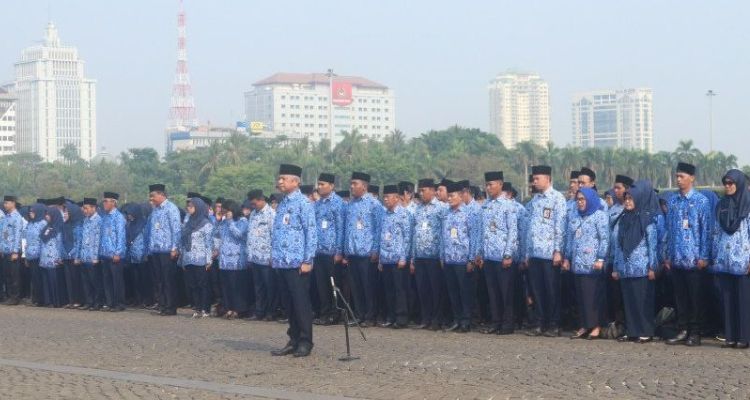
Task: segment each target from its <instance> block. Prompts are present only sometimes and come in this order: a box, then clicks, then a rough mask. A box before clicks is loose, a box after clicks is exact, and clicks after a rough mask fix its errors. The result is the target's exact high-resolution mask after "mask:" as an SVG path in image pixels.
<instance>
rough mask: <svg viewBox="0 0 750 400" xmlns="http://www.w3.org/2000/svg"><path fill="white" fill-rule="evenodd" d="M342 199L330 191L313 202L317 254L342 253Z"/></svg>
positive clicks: (331, 254)
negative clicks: (316, 233)
mask: <svg viewBox="0 0 750 400" xmlns="http://www.w3.org/2000/svg"><path fill="white" fill-rule="evenodd" d="M345 206H346V205H345V204H344V200H343V199H341V197H340V196H339V195H337V194H336V193H333V192H331V194H329V195H328V197H321V198H320V199H318V201H316V202H315V220H316V223H317V229H318V250H317V253H318V254H325V255H329V256H335V255H342V254H343V249H344V207H345Z"/></svg>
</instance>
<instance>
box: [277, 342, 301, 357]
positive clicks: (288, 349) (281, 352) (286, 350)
mask: <svg viewBox="0 0 750 400" xmlns="http://www.w3.org/2000/svg"><path fill="white" fill-rule="evenodd" d="M295 350H297V347H296V346H292V345H291V344H289V343H287V345H286V346H284V347H282V348H280V349H276V350H271V355H272V356H287V355H289V354H292V353H294V352H295Z"/></svg>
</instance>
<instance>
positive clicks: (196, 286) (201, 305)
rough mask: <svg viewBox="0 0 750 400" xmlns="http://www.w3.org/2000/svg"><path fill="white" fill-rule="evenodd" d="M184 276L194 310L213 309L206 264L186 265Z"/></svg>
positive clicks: (205, 310)
mask: <svg viewBox="0 0 750 400" xmlns="http://www.w3.org/2000/svg"><path fill="white" fill-rule="evenodd" d="M184 276H185V281H186V283H187V287H188V293H189V295H190V304H191V305H192V306H193V311H204V312H209V311H211V289H210V288H209V286H208V271H206V266H205V265H186V266H185V274H184Z"/></svg>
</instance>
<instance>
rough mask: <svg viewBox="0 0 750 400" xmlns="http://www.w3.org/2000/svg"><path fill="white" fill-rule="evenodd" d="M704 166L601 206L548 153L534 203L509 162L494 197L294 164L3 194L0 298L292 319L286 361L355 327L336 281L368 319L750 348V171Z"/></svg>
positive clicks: (619, 187)
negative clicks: (713, 171) (243, 175)
mask: <svg viewBox="0 0 750 400" xmlns="http://www.w3.org/2000/svg"><path fill="white" fill-rule="evenodd" d="M695 171H696V167H695V166H693V165H691V164H687V163H682V162H681V163H679V164H678V165H677V167H676V173H675V179H676V183H677V187H678V190H677V191H676V192H662V193H659V191H658V190H656V189H655V188H653V187H652V185H651V183H650V182H649V181H646V180H635V179H632V178H630V177H627V176H623V175H618V176H617V177H616V179H615V184H614V186H613V188H611V189H609V190H607V191H606V192H605V193H604V196H603V198H602V197H600V194H599V192H598V189H597V187H596V173H595V172H594V171H593V170H592V169H590V168H588V167H584V168H581V170H580V171H573V172H572V173H571V175H570V181H569V182H568V189H567V191H566V193H565V194H563V193H562V192H559V191H557V190H555V189H554V188H553V185H552V179H551V176H552V169H551V168H550V167H548V166H543V165H539V166H534V167H532V170H531V175H530V176H529V181H528V187H529V188H530V192H531V193H529V194H530V195H531V199H530V200H529V201H528V202H527V203H525V204H523V203H521V202H520V201H519V200H518V198H519V196H518V192H517V190H516V188H515V187H514V186H513V185H512V184H511V183H510V182H505V181H504V177H503V172H502V171H489V172H486V173H485V174H484V178H485V179H484V180H485V182H484V188H483V189H480V188H479V187H477V186H472V185H471V184H470V182H469V181H467V180H462V181H452V180H449V179H442V180H439V181H436V180H434V179H431V178H425V179H420V180H419V181H418V182H417V184H416V190H415V185H414V183H412V182H399V183H393V184H387V185H384V187H383V190H382V193H381V191H380V188H379V187H377V186H376V185H374V184H371V183H370V181H371V178H370V175H368V174H367V173H363V172H354V173H352V175H351V177H350V179H349V181H348V190H342V191H336V187H335V183H336V177H335V176H334V175H333V174H329V173H322V174H320V176H319V178H318V181H317V185H315V186H313V185H302V184H301V182H300V180H301V178H300V177H301V176H302V169H301V168H300V167H298V166H295V165H289V164H283V165H281V166H280V169H279V175H278V180H277V183H276V187H277V188H278V189H279V191H280V193H275V194H272V195H270V196H266V195H265V194H264V193H263V192H262V191H261V190H250V191H249V192H248V194H247V198H246V199H244V200H243V201H234V200H230V199H224V198H217V199H214V200H213V201H212V199H209V198H207V197H205V196H202V195H201V194H199V193H188V194H187V198H188V200H187V202H186V204H185V207H184V209H180V208H179V207H178V206H177V205H175V204H174V203H172V202H171V201H170V200H169V199H168V197H167V191H166V188H165V186H164V185H162V184H154V185H151V186H150V187H149V203H127V204H124V205H120V204H119V203H118V201H119V195H118V194H117V193H115V192H105V193H103V195H102V197H101V199H97V198H84V199H83V200H82V201H81V202H75V201H73V200H70V199H66V198H64V197H59V198H54V199H37V201H36V202H35V203H34V204H32V205H30V206H25V207H24V206H21V205H20V204H19V202H18V199H17V198H16V197H15V196H12V195H6V196H5V197H4V204H3V206H4V211H5V212H4V214H3V215H2V219H1V220H0V234H1V235H2V237H1V238H0V261H1V264H2V270H3V274H2V278H3V279H2V281H0V285H1V286H2V289H3V290H2V291H0V294H2V296H3V298H4V300H5V304H8V305H16V304H19V302H20V301H21V300H22V299H25V298H28V301H29V303H30V304H32V305H34V306H47V307H65V308H75V309H80V310H89V311H107V312H118V311H122V310H125V309H126V307H143V308H149V309H152V310H154V314H157V315H162V316H169V315H175V314H176V312H177V309H178V307H184V306H189V307H191V308H192V310H193V314H192V317H193V318H206V317H222V318H227V319H237V318H241V319H246V320H253V321H260V320H265V321H272V320H278V321H281V322H288V324H289V330H288V331H287V333H288V335H289V337H290V339H289V342H288V344H287V345H286V346H284V347H283V348H281V349H278V350H275V351H274V352H272V353H273V354H274V355H287V354H293V355H294V356H298V357H303V356H306V355H308V354H310V351H311V349H312V347H313V338H312V327H313V325H314V324H317V325H332V324H338V323H341V321H342V318H341V317H342V306H341V304H340V303H339V301H336V300H335V297H334V296H333V290H332V286H331V282H335V284H336V286H338V287H339V288H341V290H342V293H343V294H344V298H346V299H349V301H350V303H351V304H352V306H353V310H354V313H355V319H354V321H353V322H352V323H353V324H358V325H360V326H363V327H368V326H371V327H375V326H379V327H383V328H393V329H401V328H407V327H409V328H412V329H425V330H432V331H438V330H441V331H452V332H469V331H471V330H475V331H479V332H482V333H485V334H497V335H507V334H512V333H514V332H515V331H516V330H519V329H522V330H524V331H525V333H526V334H527V335H530V336H545V337H557V336H559V335H560V334H561V328H573V334H572V335H571V336H570V337H571V339H589V340H592V339H598V338H605V337H612V338H616V339H617V340H618V341H621V342H625V341H634V342H638V343H647V342H651V341H652V340H654V338H655V337H660V338H662V339H664V340H665V342H666V343H667V344H672V345H675V344H684V345H688V346H697V345H700V344H701V337H702V336H704V335H707V334H711V335H713V334H716V333H718V334H719V335H720V336H721V338H722V340H723V344H722V346H723V347H726V348H747V347H748V346H749V344H748V343H750V275H748V272H749V270H748V266H749V263H750V225H749V223H748V220H747V216H748V214H749V213H750V197H748V188H747V177H746V176H745V175H744V174H743V173H742V172H741V171H739V170H730V171H728V172H727V173H726V174H725V176H724V177H723V179H722V183H723V185H724V193H723V196H722V197H721V198H719V197H718V196H717V195H716V194H714V193H713V192H710V191H698V190H696V189H695V188H694V185H695ZM342 180H343V179H342ZM331 278H333V279H331ZM657 313H658V315H657ZM675 316H676V317H675ZM672 318H673V319H674V323H673V329H672V330H671V331H670V330H668V329H665V322H666V321H669V320H670V319H672Z"/></svg>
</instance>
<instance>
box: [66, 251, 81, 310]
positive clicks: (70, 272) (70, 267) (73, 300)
mask: <svg viewBox="0 0 750 400" xmlns="http://www.w3.org/2000/svg"><path fill="white" fill-rule="evenodd" d="M64 262H65V289H66V293H67V294H68V299H67V304H71V305H73V304H83V300H84V299H83V297H84V295H83V278H82V275H81V266H80V265H75V263H74V262H73V260H65V261H64Z"/></svg>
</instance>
